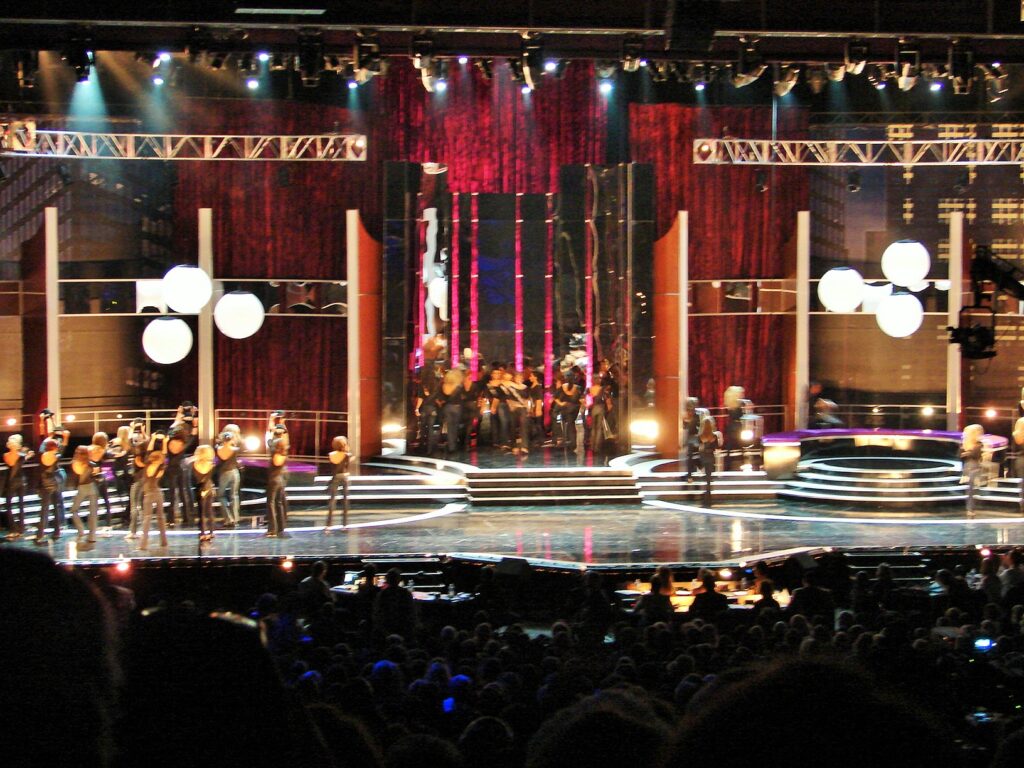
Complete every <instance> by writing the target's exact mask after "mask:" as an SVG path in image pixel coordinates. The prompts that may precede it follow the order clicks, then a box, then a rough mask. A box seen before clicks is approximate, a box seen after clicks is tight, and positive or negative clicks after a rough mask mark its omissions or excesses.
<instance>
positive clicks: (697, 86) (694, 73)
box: [676, 64, 710, 91]
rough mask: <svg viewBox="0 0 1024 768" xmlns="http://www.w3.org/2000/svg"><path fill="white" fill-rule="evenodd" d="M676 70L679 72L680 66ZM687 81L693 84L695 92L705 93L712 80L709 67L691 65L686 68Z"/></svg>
mask: <svg viewBox="0 0 1024 768" xmlns="http://www.w3.org/2000/svg"><path fill="white" fill-rule="evenodd" d="M676 69H677V70H678V66H677V67H676ZM686 79H687V80H689V81H690V82H691V83H693V89H694V90H695V91H703V90H704V88H705V87H707V84H708V80H710V77H709V76H708V67H707V65H706V64H691V65H690V66H688V67H687V68H686Z"/></svg>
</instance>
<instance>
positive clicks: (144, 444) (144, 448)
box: [125, 419, 166, 540]
mask: <svg viewBox="0 0 1024 768" xmlns="http://www.w3.org/2000/svg"><path fill="white" fill-rule="evenodd" d="M153 437H154V438H155V437H157V435H154V436H153ZM159 437H160V443H161V445H163V443H164V442H166V439H165V438H164V436H163V435H159ZM130 439H131V469H132V485H131V488H130V490H129V492H128V506H129V508H130V509H131V520H130V527H129V529H128V535H127V536H125V538H126V539H129V540H131V539H134V538H135V532H136V531H137V530H138V526H139V520H140V519H141V516H142V494H143V483H144V482H145V480H146V455H147V454H148V453H149V445H150V443H151V442H152V439H151V438H150V437H148V436H147V435H146V426H145V424H144V423H143V422H142V420H141V419H136V420H135V421H133V422H132V427H131V438H130ZM161 475H162V473H161ZM160 510H161V511H160V514H163V505H162V503H161V507H160Z"/></svg>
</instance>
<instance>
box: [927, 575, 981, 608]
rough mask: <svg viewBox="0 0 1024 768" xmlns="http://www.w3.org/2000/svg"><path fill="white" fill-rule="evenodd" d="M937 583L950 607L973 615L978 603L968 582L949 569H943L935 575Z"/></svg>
mask: <svg viewBox="0 0 1024 768" xmlns="http://www.w3.org/2000/svg"><path fill="white" fill-rule="evenodd" d="M935 583H936V584H938V585H939V587H941V588H942V595H943V597H944V598H945V600H946V605H947V606H948V607H950V608H956V609H958V610H960V611H963V612H964V613H973V611H974V608H975V605H976V601H975V598H974V595H973V594H972V593H971V588H970V587H968V586H967V582H966V581H964V580H963V579H962V578H960V577H959V576H957V575H955V574H954V573H953V572H952V571H951V570H949V569H948V568H942V569H941V570H939V571H937V572H936V573H935Z"/></svg>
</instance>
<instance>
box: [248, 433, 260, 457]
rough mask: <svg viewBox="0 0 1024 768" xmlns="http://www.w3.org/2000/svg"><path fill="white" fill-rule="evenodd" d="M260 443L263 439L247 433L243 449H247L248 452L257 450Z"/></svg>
mask: <svg viewBox="0 0 1024 768" xmlns="http://www.w3.org/2000/svg"><path fill="white" fill-rule="evenodd" d="M261 445H263V441H262V440H260V439H259V438H258V437H256V435H249V436H248V437H247V438H245V450H247V451H249V453H252V452H253V451H258V450H259V448H260V446H261Z"/></svg>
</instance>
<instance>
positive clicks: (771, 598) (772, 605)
mask: <svg viewBox="0 0 1024 768" xmlns="http://www.w3.org/2000/svg"><path fill="white" fill-rule="evenodd" d="M758 589H759V594H760V595H761V599H760V600H758V601H757V602H756V603H754V607H753V608H752V609H751V614H752V615H753V616H754V618H755V619H757V617H759V616H760V615H761V614H762V613H764V612H765V611H767V610H768V609H774V610H776V611H781V610H782V606H780V605H779V601H778V600H776V599H775V584H773V583H772V582H771V581H770V580H768V579H766V580H764V581H762V582H761V583H760V585H759V586H758Z"/></svg>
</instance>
